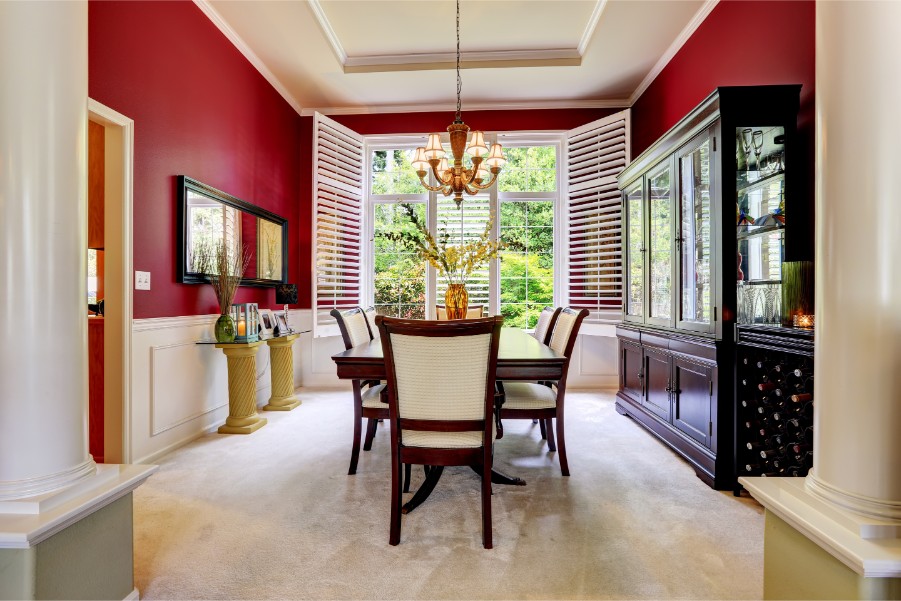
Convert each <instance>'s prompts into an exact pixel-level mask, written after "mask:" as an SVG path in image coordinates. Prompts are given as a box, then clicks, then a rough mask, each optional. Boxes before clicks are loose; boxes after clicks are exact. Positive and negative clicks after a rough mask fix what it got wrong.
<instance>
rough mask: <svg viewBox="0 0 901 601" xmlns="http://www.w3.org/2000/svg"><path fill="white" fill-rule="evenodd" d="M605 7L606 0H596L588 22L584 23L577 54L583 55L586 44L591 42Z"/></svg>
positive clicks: (586, 48)
mask: <svg viewBox="0 0 901 601" xmlns="http://www.w3.org/2000/svg"><path fill="white" fill-rule="evenodd" d="M606 7H607V0H598V2H597V4H595V5H594V10H593V11H592V13H591V16H590V17H589V18H588V23H587V24H586V25H585V31H583V32H582V39H581V40H579V56H585V51H586V50H588V44H589V43H591V38H593V37H594V30H595V29H597V26H598V22H599V21H600V20H601V15H602V14H603V13H604V9H605V8H606Z"/></svg>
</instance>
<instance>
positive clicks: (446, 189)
mask: <svg viewBox="0 0 901 601" xmlns="http://www.w3.org/2000/svg"><path fill="white" fill-rule="evenodd" d="M462 90H463V79H462V78H461V77H460V0H457V114H456V116H455V118H454V122H453V123H451V124H450V125H448V126H447V133H448V134H450V145H451V153H453V156H454V164H453V165H449V164H448V160H447V152H445V150H444V148H443V147H442V145H441V134H429V141H428V144H426V146H425V148H423V147H422V146H420V147H419V148H417V149H416V154H415V155H414V157H413V168H414V169H416V175H418V176H419V181H420V183H421V184H422V185H423V186H424V187H425V188H426V189H428V190H431V191H432V192H441V193H442V194H444V195H445V196H450V195H451V194H453V195H454V202H456V203H457V207H458V208H459V206H460V203H462V202H463V192H466V193H467V194H469V195H470V196H472V195H475V194H478V192H479V190H485V189H486V188H490V187H491V186H492V184H494V182H495V181H497V176H498V174H499V173H500V172H501V168H502V167H503V166H504V163H506V162H507V159H506V158H504V150H503V149H502V148H501V145H500V144H492V145H491V151H490V152H489V150H488V147H487V146H486V145H485V134H484V133H483V132H481V131H474V132H472V138H471V139H470V140H469V146H468V147H467V146H466V141H467V138H468V137H469V126H468V125H466V124H465V123H463V119H462V118H461V117H460V112H461V111H460V106H461V102H460V92H461V91H462ZM464 152H465V153H466V154H468V155H469V156H470V159H471V161H472V168H471V169H465V168H464V167H463V153H464ZM429 168H431V172H432V175H434V176H435V181H436V182H438V185H436V186H432V185H429V183H428V182H427V181H426V176H428V174H429ZM489 172H490V174H491V179H489V180H488V181H487V182H486V181H485V179H486V178H487V177H488V174H489Z"/></svg>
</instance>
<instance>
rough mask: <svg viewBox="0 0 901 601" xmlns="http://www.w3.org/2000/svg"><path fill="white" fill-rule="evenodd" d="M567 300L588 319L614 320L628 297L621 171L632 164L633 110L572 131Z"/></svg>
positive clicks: (569, 141)
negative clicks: (625, 295) (618, 179)
mask: <svg viewBox="0 0 901 601" xmlns="http://www.w3.org/2000/svg"><path fill="white" fill-rule="evenodd" d="M566 154H567V173H566V178H567V184H568V186H567V195H568V203H567V207H568V209H567V211H568V239H567V244H566V252H567V263H568V268H569V281H568V298H567V304H568V305H569V306H570V307H572V308H574V309H588V310H589V312H590V313H589V315H588V317H587V318H586V319H585V322H586V323H596V324H600V323H615V322H619V321H620V319H621V314H620V311H621V309H622V299H623V274H622V271H623V251H622V244H623V236H622V216H621V213H622V203H621V196H620V192H619V189H618V188H617V183H616V176H617V175H619V173H620V172H621V171H622V170H623V169H624V168H625V167H626V166H627V165H628V164H629V159H630V157H629V111H628V110H625V111H621V112H619V113H616V114H614V115H610V116H609V117H605V118H603V119H600V120H598V121H594V122H593V123H589V124H587V125H583V126H582V127H580V128H578V129H575V130H572V131H571V132H569V134H568V136H567V145H566Z"/></svg>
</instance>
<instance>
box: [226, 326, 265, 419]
mask: <svg viewBox="0 0 901 601" xmlns="http://www.w3.org/2000/svg"><path fill="white" fill-rule="evenodd" d="M261 344H263V342H262V341H258V342H241V343H224V342H223V343H218V344H216V348H219V349H222V352H223V353H225V356H226V358H227V359H228V417H227V418H226V419H225V425H223V426H219V433H220V434H250V433H251V432H254V431H256V430H259V429H260V428H262V427H263V426H265V425H266V418H263V417H260V415H259V414H258V413H257V360H256V355H257V351H259V350H260V345H261Z"/></svg>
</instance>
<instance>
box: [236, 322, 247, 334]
mask: <svg viewBox="0 0 901 601" xmlns="http://www.w3.org/2000/svg"><path fill="white" fill-rule="evenodd" d="M246 331H247V323H246V322H245V321H244V320H243V319H242V320H241V321H239V322H238V336H244V335H245V332H246Z"/></svg>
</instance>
